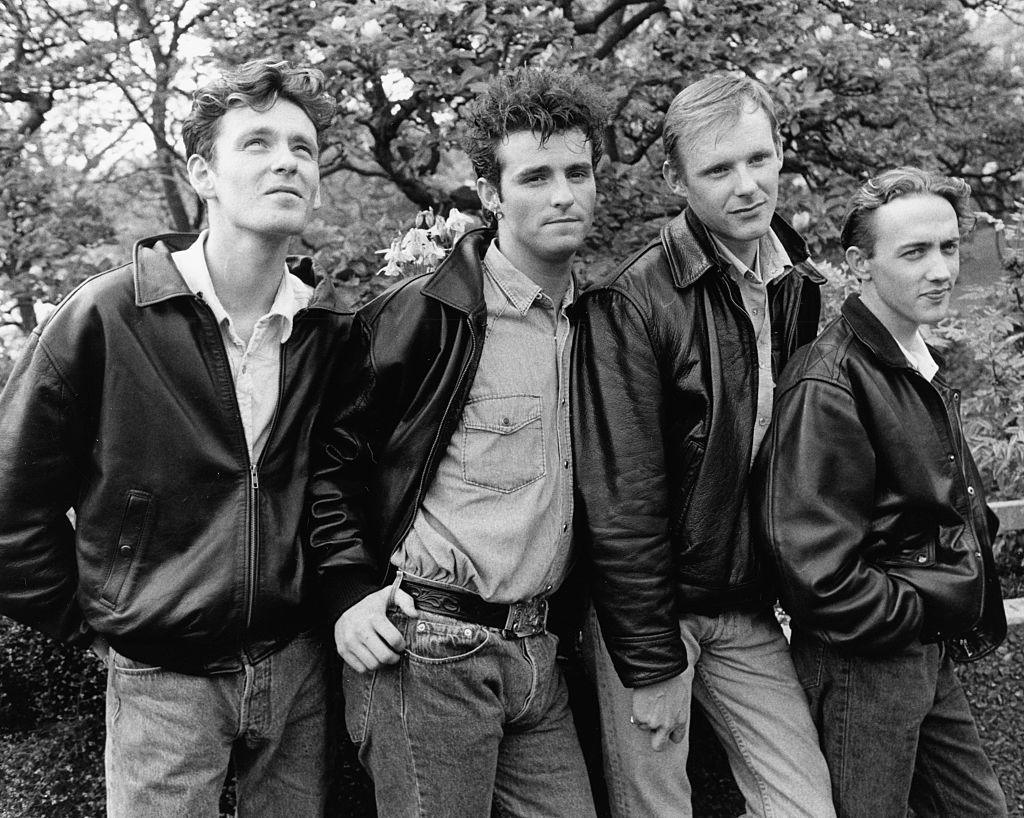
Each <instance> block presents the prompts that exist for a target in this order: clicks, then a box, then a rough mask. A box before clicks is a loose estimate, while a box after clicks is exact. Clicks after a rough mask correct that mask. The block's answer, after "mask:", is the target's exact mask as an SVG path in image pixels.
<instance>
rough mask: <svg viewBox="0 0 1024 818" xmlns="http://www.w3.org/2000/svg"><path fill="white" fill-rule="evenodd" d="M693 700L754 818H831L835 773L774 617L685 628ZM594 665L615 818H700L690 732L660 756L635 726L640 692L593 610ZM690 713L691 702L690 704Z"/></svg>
mask: <svg viewBox="0 0 1024 818" xmlns="http://www.w3.org/2000/svg"><path fill="white" fill-rule="evenodd" d="M679 632H680V635H681V637H682V640H683V644H684V645H685V647H686V658H687V661H688V663H689V666H688V667H687V669H686V671H685V672H684V674H683V675H684V678H685V679H686V680H687V681H689V682H690V688H689V690H690V695H691V696H692V697H693V700H695V701H696V703H697V704H698V705H699V706H700V707H701V709H702V710H703V711H704V712H705V713H706V714H707V717H708V721H709V722H710V723H711V726H712V727H713V728H714V730H715V733H716V735H717V736H718V738H719V740H720V741H721V742H722V746H723V747H724V748H725V751H726V755H727V756H728V758H729V766H730V767H731V768H732V772H733V775H734V776H735V778H736V783H737V785H738V786H739V789H740V792H741V793H742V794H743V797H744V800H745V801H746V809H747V814H749V815H758V816H763V818H798V816H805V818H830V816H834V815H835V812H834V810H833V808H832V798H831V794H830V792H829V777H828V769H827V767H826V766H825V760H824V758H823V757H822V754H821V750H820V749H819V748H818V737H817V734H816V733H815V730H814V724H813V723H812V721H811V717H810V713H809V712H808V710H807V700H806V699H805V697H804V693H803V691H802V690H801V689H800V685H799V683H798V682H797V679H796V674H795V672H794V670H793V662H792V660H791V659H790V656H789V648H788V646H787V644H786V639H785V637H784V636H783V634H782V630H781V628H780V627H779V623H778V621H777V620H776V618H775V614H774V612H773V611H772V610H771V609H770V608H766V609H765V610H763V611H760V612H757V613H737V612H730V613H725V614H722V615H720V616H699V615H695V614H694V615H689V616H685V617H683V618H682V619H681V620H680V622H679ZM584 657H585V659H586V662H587V666H588V669H589V672H590V673H591V675H592V677H593V678H594V680H595V683H596V685H597V692H598V699H599V703H600V706H601V738H602V745H603V748H604V766H605V779H606V781H607V783H608V797H609V804H610V807H611V812H612V815H613V816H615V818H629V817H630V816H632V817H633V818H661V817H664V818H668V816H673V817H674V818H675V817H678V816H687V817H688V816H691V815H692V814H693V811H692V807H691V803H690V796H691V790H690V781H689V778H688V777H687V774H686V760H687V757H688V755H689V750H690V747H689V744H690V741H689V731H688V730H687V735H686V737H685V738H684V739H683V741H682V742H680V743H679V744H674V743H672V742H671V741H670V742H668V745H667V746H666V748H665V749H664V750H661V751H660V752H655V751H654V750H652V749H651V742H650V734H649V733H648V732H646V731H644V730H640V729H638V728H637V727H635V726H634V725H632V724H630V715H631V714H632V708H633V691H632V690H631V689H628V688H625V687H623V686H622V683H621V682H620V681H619V677H618V675H617V674H616V673H615V669H614V667H613V666H612V662H611V657H610V656H609V655H608V651H607V650H606V649H605V645H604V640H603V639H602V638H601V633H600V628H599V626H598V623H597V617H596V616H595V614H594V612H593V611H591V613H590V616H589V619H588V622H587V627H586V630H585V632H584ZM685 708H686V711H687V712H689V709H690V702H687V703H686V704H685Z"/></svg>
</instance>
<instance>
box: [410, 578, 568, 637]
mask: <svg viewBox="0 0 1024 818" xmlns="http://www.w3.org/2000/svg"><path fill="white" fill-rule="evenodd" d="M399 587H400V588H401V589H402V590H403V591H405V592H406V593H407V594H408V595H409V596H411V597H412V598H413V599H414V600H415V602H416V607H417V608H421V609H422V610H424V611H430V612H431V613H435V614H441V615H442V616H450V617H451V618H452V619H459V620H461V621H463V622H473V623H474V624H477V625H484V626H485V627H488V628H500V629H501V635H502V636H504V637H505V638H507V639H521V638H522V637H524V636H534V635H535V634H538V633H543V632H544V629H545V628H546V627H547V619H548V601H547V599H543V598H540V597H534V598H533V599H529V600H527V601H525V602H513V603H512V604H511V605H502V604H499V603H497V602H488V601H487V600H485V599H482V598H481V597H480V596H478V595H477V594H474V593H472V592H471V591H463V590H459V589H457V588H452V586H450V585H442V584H441V583H436V582H429V581H424V580H418V579H410V578H409V577H408V576H403V577H402V580H401V584H400V585H399Z"/></svg>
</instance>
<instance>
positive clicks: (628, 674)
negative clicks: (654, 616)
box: [607, 632, 687, 687]
mask: <svg viewBox="0 0 1024 818" xmlns="http://www.w3.org/2000/svg"><path fill="white" fill-rule="evenodd" d="M607 642H608V653H609V654H610V655H611V657H612V664H614V665H615V670H616V672H617V673H618V674H619V679H621V680H622V684H623V686H625V687H646V686H647V685H652V684H655V683H657V682H663V681H665V680H666V679H671V678H673V677H675V676H678V675H679V674H680V673H682V672H683V671H684V670H686V668H687V662H686V648H685V647H684V646H683V643H682V640H680V638H679V634H678V632H676V633H667V634H664V635H656V636H646V637H642V638H640V639H638V638H637V637H624V638H620V639H610V640H607Z"/></svg>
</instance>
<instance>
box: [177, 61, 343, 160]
mask: <svg viewBox="0 0 1024 818" xmlns="http://www.w3.org/2000/svg"><path fill="white" fill-rule="evenodd" d="M326 86H327V81H326V79H325V78H324V75H323V72H321V71H319V70H318V69H316V68H292V67H291V65H289V64H288V63H287V62H285V61H281V60H278V61H275V60H270V59H262V60H252V61H250V62H247V63H244V64H243V65H240V66H239V67H238V68H237V69H235V70H234V71H228V72H225V73H223V74H221V75H220V76H219V77H217V78H216V79H214V80H211V81H210V82H209V83H207V84H206V85H204V86H203V87H202V88H200V89H199V90H197V91H196V92H195V93H194V94H193V95H192V111H191V112H190V113H189V115H188V118H187V119H186V120H185V122H184V124H183V125H182V128H181V136H182V140H183V141H184V143H185V155H186V156H192V155H193V154H199V155H200V156H202V157H203V158H204V159H206V160H207V161H210V160H212V159H213V146H214V142H215V141H216V139H217V133H218V130H219V128H220V118H221V117H222V116H224V114H225V113H227V111H228V110H229V109H231V108H242V107H248V108H252V109H254V110H256V111H266V110H268V109H269V108H272V107H273V105H274V103H276V102H277V101H278V100H279V99H286V100H288V101H289V102H292V103H294V104H295V105H297V106H298V107H299V108H301V109H302V111H303V113H305V114H306V116H308V117H309V119H310V121H311V122H312V123H313V127H314V128H315V129H316V134H317V139H318V140H319V138H320V136H321V134H323V132H324V131H325V130H327V127H328V126H329V125H330V124H331V119H333V118H334V111H335V107H336V106H335V102H334V99H333V98H332V97H331V96H330V94H328V93H327V91H326Z"/></svg>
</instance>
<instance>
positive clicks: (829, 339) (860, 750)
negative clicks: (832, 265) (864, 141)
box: [757, 167, 1006, 818]
mask: <svg viewBox="0 0 1024 818" xmlns="http://www.w3.org/2000/svg"><path fill="white" fill-rule="evenodd" d="M970 193H971V189H970V187H969V186H968V185H967V183H966V182H964V181H963V180H962V179H956V178H948V177H943V176H939V175H936V174H932V173H929V172H927V171H923V170H920V169H918V168H911V167H904V168H896V169H895V170H890V171H886V172H885V173H881V174H879V175H878V176H876V177H875V178H873V179H871V180H869V181H868V182H866V183H865V184H864V185H863V186H862V187H861V188H860V189H859V190H858V191H857V192H856V193H855V194H854V195H853V197H852V198H851V200H850V205H849V209H848V211H847V216H846V220H845V223H844V226H843V231H842V243H843V247H844V248H845V250H846V260H847V262H848V263H849V265H850V268H851V269H852V270H853V272H854V273H855V274H856V275H857V277H858V278H859V279H860V281H861V291H860V293H859V294H854V295H851V296H849V297H848V298H847V299H846V301H845V302H844V304H843V309H842V314H841V315H840V316H839V317H838V318H836V319H835V321H833V322H832V323H831V324H829V326H827V327H826V328H825V329H824V330H823V331H822V333H821V335H819V336H818V337H817V338H816V339H815V340H814V341H813V342H812V343H810V344H808V345H807V346H806V347H805V348H804V349H803V350H801V351H799V352H797V354H796V355H795V356H794V357H793V359H792V360H791V361H790V363H789V365H788V366H787V367H786V370H785V372H783V373H782V378H781V380H780V381H779V391H778V397H777V399H776V403H775V410H774V416H773V418H772V425H771V429H770V431H769V436H768V439H767V441H766V445H765V447H764V449H762V451H761V456H760V458H759V460H758V464H757V475H758V482H759V484H760V486H761V487H762V491H761V494H760V501H761V502H760V504H759V505H760V514H759V515H758V520H759V524H760V526H759V527H760V531H761V539H762V541H763V543H764V545H765V549H766V551H767V552H768V554H769V555H770V559H771V560H772V561H773V562H774V564H775V565H776V567H777V569H778V573H779V577H780V580H781V581H780V593H781V597H782V603H783V605H784V606H785V608H786V610H787V611H788V612H789V614H790V616H791V617H792V623H793V642H792V646H793V661H794V662H795V664H796V668H797V671H798V672H799V674H800V679H801V681H802V682H803V685H804V688H805V690H806V692H807V696H808V699H809V701H810V703H811V713H812V715H813V716H814V720H815V722H816V723H817V726H818V731H819V733H820V735H821V747H822V750H823V751H824V753H825V758H826V759H827V761H828V765H829V770H830V772H831V775H832V795H833V798H834V800H835V806H836V811H837V812H838V813H839V815H840V816H842V818H874V816H879V815H906V814H907V808H908V806H909V807H912V808H913V811H914V815H919V816H936V817H938V816H952V815H956V816H958V817H959V816H963V818H969V817H970V816H975V817H976V818H998V816H1003V815H1006V798H1005V796H1004V795H1003V792H1002V789H1001V788H1000V786H999V781H998V779H997V778H996V776H995V773H994V772H993V770H992V765H991V764H990V763H989V761H988V758H987V757H986V756H985V752H984V750H983V749H982V746H981V739H980V738H979V736H978V730H977V728H976V727H975V724H974V719H973V718H972V716H971V711H970V708H969V706H968V704H967V698H966V697H965V696H964V692H963V690H962V689H961V686H960V682H959V681H958V680H957V677H956V673H955V672H954V670H953V662H970V661H974V660H975V659H980V658H981V657H982V656H985V655H986V654H988V653H990V652H992V651H993V650H995V649H996V647H998V645H999V643H1000V642H1001V641H1002V640H1003V638H1004V637H1005V636H1006V616H1005V612H1004V610H1003V603H1002V597H1001V593H1000V588H999V578H998V577H997V576H996V570H995V563H994V560H993V557H992V539H993V537H994V536H995V534H996V530H997V528H998V520H997V519H996V517H995V515H994V514H993V513H992V510H991V509H989V508H988V506H987V505H986V504H985V499H984V490H983V485H982V483H983V481H982V479H981V477H980V475H979V474H978V469H977V466H976V465H975V463H974V460H973V458H972V457H971V452H970V449H968V447H967V443H966V441H965V440H964V433H963V429H962V428H961V425H960V393H959V391H958V390H957V389H956V388H955V387H954V386H952V385H951V384H950V383H948V381H947V380H946V375H945V373H944V369H945V367H944V366H943V361H942V358H941V357H940V356H939V354H938V353H937V352H936V351H935V350H934V349H931V348H930V347H929V346H928V345H927V344H926V343H925V339H924V337H923V336H922V334H921V329H922V327H925V326H931V325H934V324H936V323H938V322H939V321H941V320H942V319H943V318H944V317H945V316H946V314H947V312H948V311H949V303H950V298H951V296H952V292H953V287H954V285H955V284H956V279H957V275H958V273H959V271H960V241H961V238H962V236H963V235H964V234H965V233H966V231H967V230H968V229H969V228H970V226H971V224H972V222H973V214H972V213H971V210H970V202H969V200H970Z"/></svg>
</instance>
